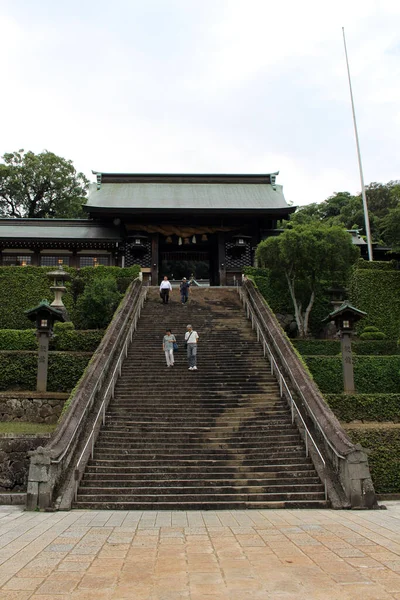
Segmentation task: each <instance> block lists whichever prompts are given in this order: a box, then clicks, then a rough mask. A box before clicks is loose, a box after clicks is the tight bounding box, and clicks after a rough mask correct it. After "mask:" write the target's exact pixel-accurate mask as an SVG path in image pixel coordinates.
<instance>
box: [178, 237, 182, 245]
mask: <svg viewBox="0 0 400 600" xmlns="http://www.w3.org/2000/svg"><path fill="white" fill-rule="evenodd" d="M178 246H182V238H181V237H180V238H179V240H178Z"/></svg>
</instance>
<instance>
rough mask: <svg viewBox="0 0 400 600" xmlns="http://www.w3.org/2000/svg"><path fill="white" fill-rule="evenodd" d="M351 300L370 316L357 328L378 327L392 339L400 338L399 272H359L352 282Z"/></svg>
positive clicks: (367, 270) (353, 276)
mask: <svg viewBox="0 0 400 600" xmlns="http://www.w3.org/2000/svg"><path fill="white" fill-rule="evenodd" d="M350 300H351V303H352V304H354V306H356V307H357V308H359V309H360V310H363V311H365V312H366V313H367V316H366V317H365V319H363V320H362V321H361V322H360V323H359V325H358V331H361V330H363V329H364V327H365V325H375V326H376V327H378V329H379V330H380V331H383V333H385V334H386V336H387V337H388V338H389V339H398V338H399V336H400V271H393V270H392V271H389V270H387V271H386V270H375V269H356V270H355V271H354V272H353V275H352V277H351V282H350Z"/></svg>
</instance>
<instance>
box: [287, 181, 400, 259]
mask: <svg viewBox="0 0 400 600" xmlns="http://www.w3.org/2000/svg"><path fill="white" fill-rule="evenodd" d="M365 191H366V196H367V201H368V210H369V219H370V228H371V235H372V238H373V240H374V241H376V242H381V243H384V244H386V245H389V246H390V245H392V244H393V246H394V247H396V248H397V246H396V244H399V241H400V236H399V232H400V211H399V204H400V182H399V181H389V182H388V183H387V184H382V183H376V182H372V183H370V184H369V185H367V186H366V188H365ZM311 223H324V224H325V225H338V226H340V227H344V228H345V229H358V230H365V221H364V210H363V203H362V198H361V194H359V195H357V196H353V195H352V194H350V193H349V192H338V193H335V194H333V195H332V196H330V197H329V198H327V199H326V200H324V201H323V202H319V203H313V204H308V205H306V206H301V207H299V208H298V209H297V211H296V212H295V214H294V215H292V216H291V218H290V221H288V222H284V223H283V227H291V226H292V225H307V224H311Z"/></svg>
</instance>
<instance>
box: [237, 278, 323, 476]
mask: <svg viewBox="0 0 400 600" xmlns="http://www.w3.org/2000/svg"><path fill="white" fill-rule="evenodd" d="M239 289H240V288H239V287H238V293H239V296H240V297H241V299H243V298H244V294H243V292H242V291H239ZM244 304H245V307H246V309H247V318H249V313H251V320H252V326H253V328H254V320H255V321H256V326H257V330H256V332H257V340H258V341H260V335H261V338H262V342H263V343H262V345H263V351H264V356H265V349H267V350H268V353H269V360H270V363H271V374H273V373H274V369H275V371H276V372H277V373H278V375H279V394H280V397H281V398H282V396H283V386H285V389H286V392H287V394H288V396H289V399H290V403H289V405H290V410H291V414H292V423H293V422H294V412H293V407H294V408H295V409H296V412H297V415H298V416H299V418H300V420H301V422H302V424H303V427H304V430H305V432H306V435H305V444H306V456H308V443H307V436H308V437H309V438H310V441H311V442H312V445H313V446H314V448H315V450H316V451H317V453H318V456H319V457H320V459H321V461H322V463H323V465H324V466H325V465H326V461H325V459H324V457H323V456H322V454H321V452H320V450H319V448H318V446H317V444H316V442H315V440H314V438H313V437H312V435H311V433H310V430H309V429H308V427H307V425H306V423H305V421H304V419H303V416H302V414H301V412H300V410H299V408H298V406H297V404H296V401H295V400H294V398H293V396H292V393H291V391H290V389H289V386H288V384H287V383H286V379H285V377H284V375H283V374H282V372H281V370H280V369H279V366H278V363H277V362H276V360H275V357H274V356H273V354H272V351H271V348H270V345H269V344H268V342H267V340H266V339H265V335H264V333H263V331H262V330H261V327H260V326H259V324H258V322H257V317H256V315H255V311H254V310H253V307H252V306H250V303H249V302H248V301H247V302H246V299H245V302H244ZM254 317H256V318H255V319H254Z"/></svg>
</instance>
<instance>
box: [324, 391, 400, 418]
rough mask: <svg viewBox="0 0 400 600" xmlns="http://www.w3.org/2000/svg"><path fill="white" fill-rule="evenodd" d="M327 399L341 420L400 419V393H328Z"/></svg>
mask: <svg viewBox="0 0 400 600" xmlns="http://www.w3.org/2000/svg"><path fill="white" fill-rule="evenodd" d="M325 399H326V401H327V403H328V404H329V406H330V407H331V409H332V410H333V412H334V413H335V415H336V416H337V418H338V419H340V421H344V422H346V423H349V422H351V421H380V422H382V421H393V422H394V423H397V422H398V421H399V420H400V394H326V395H325Z"/></svg>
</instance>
